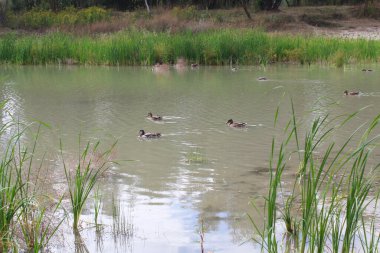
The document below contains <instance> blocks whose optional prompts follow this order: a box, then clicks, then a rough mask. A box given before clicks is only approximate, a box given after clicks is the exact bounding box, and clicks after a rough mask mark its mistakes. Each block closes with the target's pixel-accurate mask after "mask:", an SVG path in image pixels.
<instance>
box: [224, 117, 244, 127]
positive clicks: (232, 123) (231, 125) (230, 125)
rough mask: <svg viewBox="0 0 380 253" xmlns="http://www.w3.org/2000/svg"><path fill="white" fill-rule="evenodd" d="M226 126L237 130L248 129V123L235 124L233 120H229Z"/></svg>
mask: <svg viewBox="0 0 380 253" xmlns="http://www.w3.org/2000/svg"><path fill="white" fill-rule="evenodd" d="M226 124H227V125H228V126H229V127H235V128H241V127H246V126H247V123H244V122H234V121H233V120H232V119H229V120H228V121H227V122H226Z"/></svg>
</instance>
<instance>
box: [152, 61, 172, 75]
mask: <svg viewBox="0 0 380 253" xmlns="http://www.w3.org/2000/svg"><path fill="white" fill-rule="evenodd" d="M152 71H153V72H155V73H166V72H168V71H169V65H168V64H165V63H163V62H162V61H158V62H157V63H156V64H154V65H153V67H152Z"/></svg>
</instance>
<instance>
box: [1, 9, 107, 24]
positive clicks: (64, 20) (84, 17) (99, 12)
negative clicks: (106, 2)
mask: <svg viewBox="0 0 380 253" xmlns="http://www.w3.org/2000/svg"><path fill="white" fill-rule="evenodd" d="M109 18H110V12H109V11H107V10H105V9H102V8H99V7H90V8H86V9H75V8H73V7H69V8H67V9H65V10H63V11H60V12H58V13H55V12H53V11H50V10H43V9H32V10H29V11H26V12H21V13H14V12H7V14H6V23H7V25H8V26H9V27H11V28H24V29H40V28H48V27H52V26H62V25H68V26H72V25H78V24H91V23H94V22H98V21H102V20H107V19H109Z"/></svg>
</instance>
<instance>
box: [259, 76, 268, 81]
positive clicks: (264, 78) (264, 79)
mask: <svg viewBox="0 0 380 253" xmlns="http://www.w3.org/2000/svg"><path fill="white" fill-rule="evenodd" d="M257 80H258V81H266V80H268V79H267V78H266V77H265V76H260V77H259V78H257Z"/></svg>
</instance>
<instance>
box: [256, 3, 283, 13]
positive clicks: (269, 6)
mask: <svg viewBox="0 0 380 253" xmlns="http://www.w3.org/2000/svg"><path fill="white" fill-rule="evenodd" d="M281 2H282V0H259V6H260V9H261V10H265V11H276V10H278V8H279V7H280V5H281Z"/></svg>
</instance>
